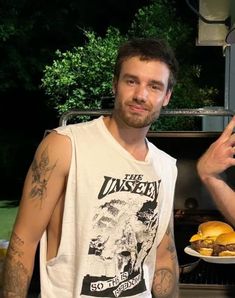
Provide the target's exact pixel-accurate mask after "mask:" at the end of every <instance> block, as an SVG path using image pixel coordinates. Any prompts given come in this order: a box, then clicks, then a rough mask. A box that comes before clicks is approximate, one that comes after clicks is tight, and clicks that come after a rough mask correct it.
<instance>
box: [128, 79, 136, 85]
mask: <svg viewBox="0 0 235 298" xmlns="http://www.w3.org/2000/svg"><path fill="white" fill-rule="evenodd" d="M127 83H128V84H129V85H134V84H135V81H134V80H127Z"/></svg>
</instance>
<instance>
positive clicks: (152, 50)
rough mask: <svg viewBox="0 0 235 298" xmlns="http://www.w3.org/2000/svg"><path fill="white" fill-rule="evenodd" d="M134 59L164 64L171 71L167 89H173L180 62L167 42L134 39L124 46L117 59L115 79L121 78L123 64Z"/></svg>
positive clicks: (153, 39) (120, 49)
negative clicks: (138, 58) (129, 59)
mask: <svg viewBox="0 0 235 298" xmlns="http://www.w3.org/2000/svg"><path fill="white" fill-rule="evenodd" d="M132 57H140V59H141V60H147V61H148V60H157V61H161V62H164V63H165V64H166V65H167V66H168V67H169V70H170V75H169V81H168V86H167V89H168V90H172V89H173V87H174V85H175V83H176V79H177V74H178V62H177V60H176V58H175V54H174V52H173V50H172V48H171V47H170V46H169V45H168V43H167V42H166V41H164V40H162V39H157V38H134V39H131V40H129V41H127V42H125V43H124V44H122V45H121V46H120V48H119V50H118V54H117V58H116V63H115V67H114V79H118V78H119V75H120V71H121V67H122V63H123V62H124V61H125V60H126V59H128V58H132Z"/></svg>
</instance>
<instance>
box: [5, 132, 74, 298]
mask: <svg viewBox="0 0 235 298" xmlns="http://www.w3.org/2000/svg"><path fill="white" fill-rule="evenodd" d="M70 158H71V144H70V141H69V139H68V138H67V137H65V136H62V135H59V134H57V133H56V132H53V133H51V134H50V135H48V136H47V137H46V138H45V139H43V140H42V142H41V144H40V145H39V146H38V149H37V151H36V153H35V157H34V160H33V162H32V164H31V166H30V168H29V171H28V173H27V176H26V179H25V183H24V188H23V193H22V198H21V201H20V206H19V210H18V214H17V217H16V221H15V225H14V228H13V232H12V235H11V239H10V244H9V249H8V252H7V256H6V261H5V265H4V275H3V296H2V297H3V298H10V297H11V298H13V297H14V298H16V297H17V298H23V297H27V292H28V288H29V285H30V281H31V277H32V273H33V269H34V258H35V253H36V249H37V246H38V243H39V241H40V239H41V236H42V234H43V232H44V231H45V229H47V230H48V229H50V227H51V225H53V224H52V222H53V223H54V226H53V227H52V228H51V230H52V232H51V231H48V233H49V236H50V239H49V240H48V243H49V241H50V243H49V244H50V245H48V254H49V255H50V257H53V256H55V255H56V253H57V249H58V245H59V240H60V233H61V225H60V224H61V218H60V217H59V215H58V214H62V212H61V210H62V208H63V197H64V196H63V194H64V191H65V185H66V179H67V174H68V171H69V166H70ZM55 223H56V224H55ZM58 223H59V224H58Z"/></svg>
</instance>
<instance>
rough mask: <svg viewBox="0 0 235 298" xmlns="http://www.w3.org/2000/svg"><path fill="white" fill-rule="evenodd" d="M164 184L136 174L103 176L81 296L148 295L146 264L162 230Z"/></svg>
mask: <svg viewBox="0 0 235 298" xmlns="http://www.w3.org/2000/svg"><path fill="white" fill-rule="evenodd" d="M160 185H161V180H158V181H145V180H144V179H143V176H142V175H136V174H133V175H132V174H126V175H125V177H124V178H123V179H117V178H114V177H107V176H105V177H104V181H103V185H102V187H101V189H100V192H99V194H98V200H97V201H98V204H99V205H98V206H97V207H96V210H95V215H94V217H93V222H92V237H91V239H90V244H89V251H88V270H87V272H88V273H87V275H86V276H85V277H84V278H83V285H82V292H81V294H83V295H89V296H94V297H130V296H133V295H137V294H140V293H143V292H144V291H145V290H146V284H145V280H144V271H143V264H144V261H145V259H146V257H147V255H148V253H149V251H150V249H151V247H152V245H153V243H154V239H155V236H156V231H157V228H158V220H159V218H158V217H159V214H158V200H157V198H158V194H159V189H160Z"/></svg>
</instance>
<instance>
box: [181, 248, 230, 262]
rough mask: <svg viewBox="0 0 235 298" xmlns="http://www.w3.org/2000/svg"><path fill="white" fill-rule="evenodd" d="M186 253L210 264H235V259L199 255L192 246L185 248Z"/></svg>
mask: <svg viewBox="0 0 235 298" xmlns="http://www.w3.org/2000/svg"><path fill="white" fill-rule="evenodd" d="M184 252H185V253H186V254H188V255H190V256H193V257H197V258H201V259H202V260H204V261H206V262H209V263H220V264H234V263H235V257H230V256H224V257H216V256H212V257H211V256H203V255H201V254H199V253H198V252H197V251H195V250H194V249H192V248H191V247H190V246H187V247H185V249H184Z"/></svg>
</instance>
